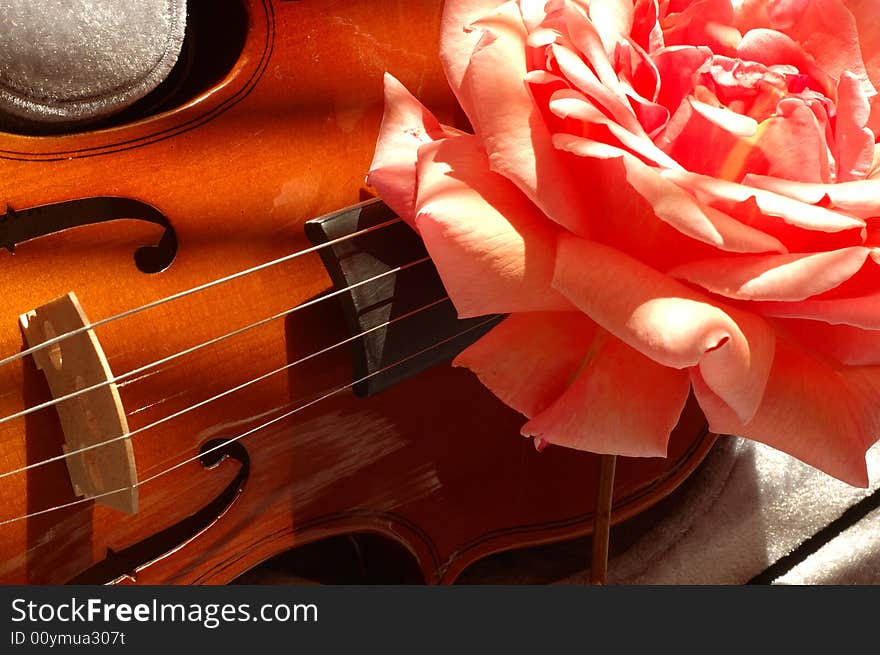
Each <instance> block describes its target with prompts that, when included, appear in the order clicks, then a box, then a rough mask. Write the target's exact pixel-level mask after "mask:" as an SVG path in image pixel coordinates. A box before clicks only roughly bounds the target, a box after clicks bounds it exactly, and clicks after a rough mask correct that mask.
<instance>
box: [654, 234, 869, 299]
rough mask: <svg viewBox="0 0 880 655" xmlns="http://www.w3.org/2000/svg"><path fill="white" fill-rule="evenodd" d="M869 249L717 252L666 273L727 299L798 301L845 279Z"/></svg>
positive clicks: (835, 285) (826, 289)
mask: <svg viewBox="0 0 880 655" xmlns="http://www.w3.org/2000/svg"><path fill="white" fill-rule="evenodd" d="M870 252H871V250H870V248H862V247H853V248H843V249H841V250H834V251H831V252H821V253H809V254H785V255H741V256H739V257H719V258H716V259H707V260H703V261H699V262H691V263H689V264H684V265H682V266H678V267H676V268H674V269H672V270H670V271H669V275H671V276H672V277H675V278H679V279H682V280H687V281H688V282H692V283H694V284H698V285H699V286H701V287H703V288H704V289H706V290H707V291H711V292H712V293H716V294H719V295H722V296H725V297H727V298H737V299H739V300H780V301H797V300H804V299H805V298H809V297H810V296H815V295H818V294H820V293H823V292H825V291H828V290H829V289H834V288H835V287H837V286H839V285H841V284H843V283H844V282H845V281H847V280H849V279H850V278H851V277H852V276H853V275H855V274H856V273H857V272H858V271H859V269H860V268H861V267H862V265H863V264H864V263H865V260H866V259H867V258H868V254H869V253H870Z"/></svg>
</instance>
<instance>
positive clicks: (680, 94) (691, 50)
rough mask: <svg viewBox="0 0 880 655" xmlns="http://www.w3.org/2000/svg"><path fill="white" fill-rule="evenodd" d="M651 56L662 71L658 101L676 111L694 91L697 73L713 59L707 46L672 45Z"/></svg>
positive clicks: (671, 110)
mask: <svg viewBox="0 0 880 655" xmlns="http://www.w3.org/2000/svg"><path fill="white" fill-rule="evenodd" d="M651 58H652V60H653V62H654V65H655V66H656V67H657V70H658V71H660V91H659V93H658V94H657V102H658V103H660V104H661V105H663V106H664V107H666V108H667V109H668V110H669V111H670V112H673V113H674V112H675V111H676V110H677V109H678V106H679V105H680V104H681V103H682V101H683V100H684V99H685V98H686V97H687V96H688V95H690V94H691V92H692V91H693V89H694V80H695V78H696V73H697V71H698V70H699V69H700V68H702V67H703V65H704V64H705V63H706V62H707V61H709V60H710V59H712V51H711V50H709V48H706V47H694V46H671V47H668V48H663V49H662V50H658V51H657V52H654V53H652V54H651Z"/></svg>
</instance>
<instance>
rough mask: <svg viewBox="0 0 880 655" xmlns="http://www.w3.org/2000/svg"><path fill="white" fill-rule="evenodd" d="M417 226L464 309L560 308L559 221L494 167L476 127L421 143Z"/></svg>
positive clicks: (469, 312)
mask: <svg viewBox="0 0 880 655" xmlns="http://www.w3.org/2000/svg"><path fill="white" fill-rule="evenodd" d="M417 175H418V195H417V198H416V208H417V215H416V226H417V228H418V230H419V232H420V234H421V235H422V239H423V240H424V242H425V247H426V248H427V250H428V253H429V254H430V255H431V258H432V259H433V261H434V264H435V266H436V267H437V270H438V271H439V272H440V276H441V278H442V279H443V282H444V284H445V286H446V290H447V291H448V293H449V296H450V298H452V301H453V303H454V304H455V306H456V309H457V310H458V312H459V315H460V316H481V315H484V314H490V313H493V312H499V313H506V312H523V311H552V310H566V309H571V304H570V303H569V302H568V301H567V300H565V298H563V297H562V296H561V295H560V294H559V293H558V292H556V291H554V290H553V289H552V287H551V286H550V281H551V279H552V277H553V267H554V260H555V256H556V239H557V233H558V232H559V228H558V227H556V226H555V225H554V224H553V223H552V222H551V221H549V220H547V218H546V217H545V216H544V215H543V214H541V213H540V212H539V211H538V210H537V209H536V208H535V206H534V205H532V203H530V202H529V201H528V199H526V198H525V197H524V196H523V195H522V193H521V192H520V191H519V190H518V189H517V188H516V187H514V186H513V184H511V183H510V182H509V181H508V180H506V179H505V178H503V177H501V176H500V175H497V174H495V173H492V172H491V171H489V166H488V161H487V159H486V155H485V153H484V152H483V151H482V150H481V149H480V144H479V141H478V140H477V139H476V137H473V136H471V135H462V136H459V137H455V138H450V139H446V140H443V141H436V142H433V143H428V144H426V145H425V146H424V147H423V148H422V149H421V150H420V151H419V162H418V168H417Z"/></svg>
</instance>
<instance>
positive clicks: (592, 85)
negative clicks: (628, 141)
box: [549, 44, 647, 136]
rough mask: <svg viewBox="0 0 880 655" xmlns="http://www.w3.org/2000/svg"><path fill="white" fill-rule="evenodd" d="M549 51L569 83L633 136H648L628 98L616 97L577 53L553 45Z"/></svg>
mask: <svg viewBox="0 0 880 655" xmlns="http://www.w3.org/2000/svg"><path fill="white" fill-rule="evenodd" d="M549 49H550V52H551V53H552V54H553V58H554V60H555V61H556V63H557V64H558V66H559V69H560V71H561V73H562V75H563V76H564V77H565V78H566V79H567V80H568V81H569V82H571V83H572V84H573V85H574V86H576V87H577V88H578V89H580V90H581V92H583V93H584V94H585V95H586V96H587V97H589V98H591V99H592V100H593V101H594V102H595V103H596V104H597V105H599V106H600V107H602V108H603V109H605V110H606V111H607V112H609V113H610V114H611V116H612V117H613V118H614V120H615V121H617V122H618V123H619V124H620V126H621V127H623V128H624V129H627V130H629V131H630V132H632V133H633V134H637V135H639V136H647V135H646V134H645V131H644V130H643V129H642V125H641V123H639V121H638V118H636V115H635V112H633V110H632V107H631V106H630V105H629V103H628V102H627V101H626V98H625V97H618V96H617V95H615V94H614V92H613V91H612V90H611V89H609V88H608V87H607V86H605V85H604V84H603V83H602V82H601V81H600V80H599V78H598V77H596V74H595V73H593V71H592V70H590V67H589V66H587V65H586V64H585V63H584V61H583V60H582V59H581V58H580V57H579V56H578V55H577V54H576V53H574V52H572V51H571V50H569V49H568V48H566V47H564V46H561V45H559V44H553V45H551V46H550V48H549Z"/></svg>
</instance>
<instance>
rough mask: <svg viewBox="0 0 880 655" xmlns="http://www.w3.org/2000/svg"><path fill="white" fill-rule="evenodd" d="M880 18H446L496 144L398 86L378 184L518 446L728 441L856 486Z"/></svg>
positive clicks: (450, 9)
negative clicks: (525, 439) (704, 428)
mask: <svg viewBox="0 0 880 655" xmlns="http://www.w3.org/2000/svg"><path fill="white" fill-rule="evenodd" d="M878 14H880V5H878V3H877V2H876V1H874V0H776V1H773V0H770V1H767V2H765V1H763V0H761V1H759V0H697V1H689V0H636V1H635V2H632V1H629V0H550V2H545V1H544V0H510V1H508V2H499V1H497V0H449V1H448V2H447V4H446V7H445V10H444V15H443V24H442V35H441V52H440V56H441V59H442V62H443V66H444V69H445V71H446V75H447V78H448V80H449V83H450V85H451V86H452V88H453V90H454V92H455V93H456V95H457V97H458V100H459V102H460V103H461V105H462V107H463V109H464V110H465V112H466V113H467V116H468V117H469V119H470V121H471V124H472V125H473V128H474V134H465V133H462V132H459V131H458V130H455V129H452V128H449V127H444V126H442V125H440V124H439V123H438V122H437V120H436V119H435V118H434V117H433V116H432V115H431V114H430V112H429V111H428V110H427V109H425V108H424V107H423V106H422V105H421V104H420V103H419V102H418V101H417V100H416V99H415V98H414V97H413V96H411V95H410V94H409V93H408V92H407V91H406V90H405V89H404V88H403V87H402V86H401V85H400V83H399V82H397V81H396V80H395V79H394V78H392V77H390V76H387V77H386V80H385V89H386V112H385V117H384V121H383V123H382V128H381V134H380V137H379V143H378V146H377V151H376V155H375V159H374V161H373V165H372V170H371V172H370V176H369V181H370V183H371V184H373V185H374V186H375V187H376V189H377V190H378V191H379V192H380V193H381V195H382V196H383V198H384V199H385V200H386V202H387V203H388V204H389V205H391V207H392V208H394V209H395V210H396V211H397V212H398V213H399V214H400V215H401V216H402V217H403V218H404V219H405V220H407V221H408V222H409V223H410V224H411V225H412V226H413V227H415V228H416V229H417V230H418V231H419V232H420V233H421V235H422V237H423V238H424V240H425V243H426V246H427V248H428V251H429V252H430V254H431V256H432V257H433V259H434V262H435V263H436V265H437V267H438V269H439V271H440V274H441V276H442V278H443V280H444V282H445V284H446V286H447V289H448V291H449V294H450V296H451V297H452V299H453V301H454V302H455V305H456V307H457V309H458V311H459V313H460V315H461V316H463V317H466V316H476V315H482V314H487V313H494V312H499V313H506V314H509V316H508V318H506V319H505V320H504V321H503V322H502V323H501V324H500V325H499V326H498V327H496V328H495V329H494V330H492V331H491V332H490V333H488V334H487V335H486V336H485V337H483V338H482V339H481V340H480V341H478V342H477V343H475V344H474V345H473V346H471V347H470V348H469V349H467V350H466V351H465V352H463V353H462V354H461V355H460V356H459V357H458V359H457V360H456V362H457V363H458V364H459V365H462V366H466V367H468V368H470V369H472V370H473V371H474V372H475V373H476V374H477V375H478V376H479V378H480V379H481V380H482V382H483V383H484V384H485V385H486V386H487V387H488V388H489V389H491V390H492V391H493V392H494V393H495V394H496V395H497V396H498V397H499V398H501V399H502V400H503V401H504V402H505V403H507V404H508V405H510V406H511V407H513V408H515V409H517V410H518V411H520V412H522V413H523V414H524V415H525V416H526V417H528V419H529V420H528V422H527V423H525V425H524V427H523V429H522V432H523V434H524V435H528V436H533V437H535V438H536V439H540V440H542V441H543V442H548V443H553V444H559V445H563V446H569V447H573V448H578V449H582V450H589V451H592V452H598V453H617V454H621V455H628V456H662V455H665V453H666V445H667V441H668V438H669V433H670V431H671V429H672V428H673V426H674V425H675V424H676V422H677V421H678V418H679V416H680V413H681V411H682V408H683V406H684V403H685V400H686V398H687V396H688V393H689V391H690V390H691V389H693V391H694V393H695V395H696V398H697V400H698V401H699V403H700V406H701V407H702V409H703V412H704V413H705V415H706V417H707V419H708V421H709V425H710V428H711V429H712V430H713V431H715V432H719V433H726V434H737V435H741V436H744V437H747V438H750V439H754V440H757V441H761V442H764V443H766V444H769V445H771V446H773V447H775V448H778V449H780V450H783V451H785V452H788V453H790V454H792V455H794V456H795V457H798V458H799V459H801V460H803V461H805V462H807V463H809V464H811V465H813V466H815V467H817V468H820V469H822V470H824V471H826V472H828V473H829V474H831V475H833V476H835V477H838V478H840V479H841V480H844V481H846V482H849V483H851V484H854V485H861V486H866V485H867V483H868V478H867V471H866V465H865V451H866V450H867V449H868V448H869V447H870V445H871V444H872V443H873V442H874V441H875V440H876V438H877V436H878V435H880V366H878V365H880V266H878V264H880V147H878V146H877V145H876V142H877V139H876V134H878V133H880V101H878V95H877V89H878V88H880V15H878Z"/></svg>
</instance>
